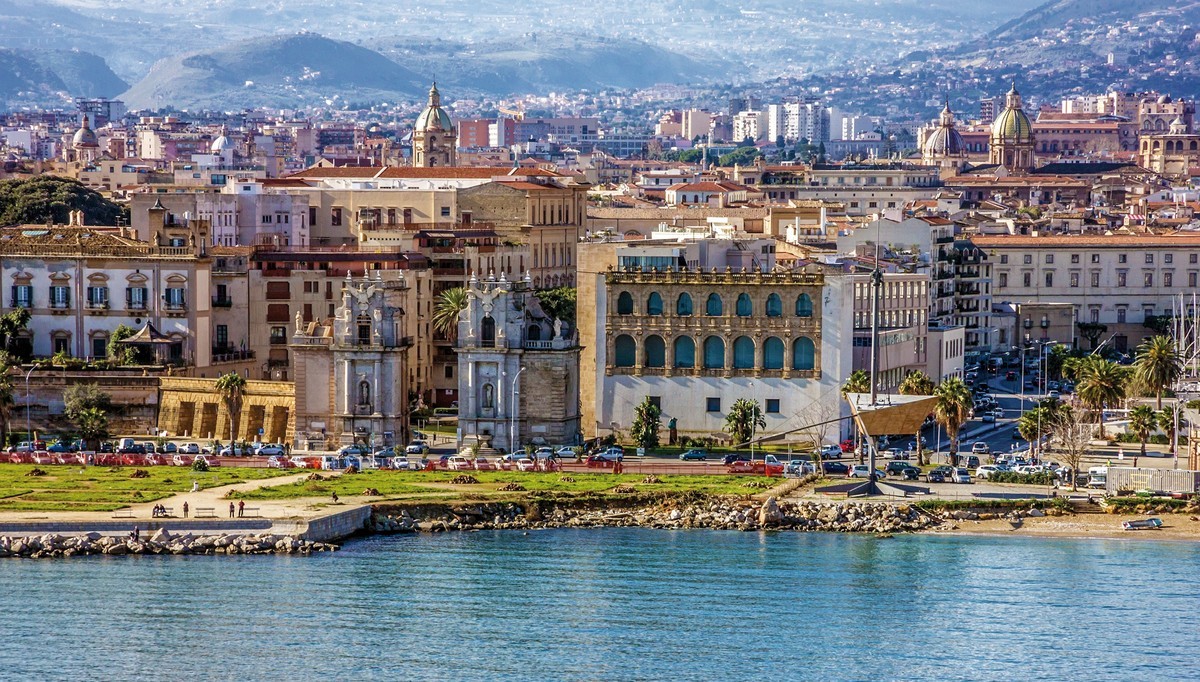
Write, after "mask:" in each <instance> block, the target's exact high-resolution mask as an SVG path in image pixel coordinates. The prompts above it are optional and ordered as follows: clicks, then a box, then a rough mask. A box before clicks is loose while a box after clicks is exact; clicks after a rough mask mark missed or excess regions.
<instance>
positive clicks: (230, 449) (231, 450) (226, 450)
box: [217, 444, 251, 457]
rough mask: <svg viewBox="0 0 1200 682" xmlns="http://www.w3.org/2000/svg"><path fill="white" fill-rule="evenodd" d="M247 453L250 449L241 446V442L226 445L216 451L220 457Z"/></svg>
mask: <svg viewBox="0 0 1200 682" xmlns="http://www.w3.org/2000/svg"><path fill="white" fill-rule="evenodd" d="M249 454H251V453H250V450H248V449H246V448H244V447H242V445H241V444H230V445H226V446H224V447H222V448H221V451H220V452H218V453H217V455H219V456H221V457H245V456H247V455H249Z"/></svg>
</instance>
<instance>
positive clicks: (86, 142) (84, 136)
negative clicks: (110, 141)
mask: <svg viewBox="0 0 1200 682" xmlns="http://www.w3.org/2000/svg"><path fill="white" fill-rule="evenodd" d="M71 146H72V147H75V148H80V147H99V146H100V143H99V141H97V140H96V133H95V131H93V130H92V126H91V125H90V124H89V122H88V117H87V116H84V117H83V125H82V126H80V127H79V130H76V131H75V137H73V138H71Z"/></svg>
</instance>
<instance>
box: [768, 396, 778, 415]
mask: <svg viewBox="0 0 1200 682" xmlns="http://www.w3.org/2000/svg"><path fill="white" fill-rule="evenodd" d="M767 414H779V398H767Z"/></svg>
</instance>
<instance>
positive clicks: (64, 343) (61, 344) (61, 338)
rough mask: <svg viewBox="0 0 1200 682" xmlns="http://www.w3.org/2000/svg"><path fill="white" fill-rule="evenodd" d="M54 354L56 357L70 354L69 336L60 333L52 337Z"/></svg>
mask: <svg viewBox="0 0 1200 682" xmlns="http://www.w3.org/2000/svg"><path fill="white" fill-rule="evenodd" d="M54 353H55V354H56V355H57V354H58V353H66V354H67V355H70V354H71V336H70V335H69V334H63V333H60V334H55V335H54Z"/></svg>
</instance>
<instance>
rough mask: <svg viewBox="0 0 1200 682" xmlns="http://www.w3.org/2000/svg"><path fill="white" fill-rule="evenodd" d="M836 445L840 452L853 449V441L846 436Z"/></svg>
mask: <svg viewBox="0 0 1200 682" xmlns="http://www.w3.org/2000/svg"><path fill="white" fill-rule="evenodd" d="M838 447H839V448H841V449H842V452H850V451H851V450H853V449H854V441H852V440H850V439H849V438H847V439H846V440H844V441H842V442H840V443H838Z"/></svg>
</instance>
